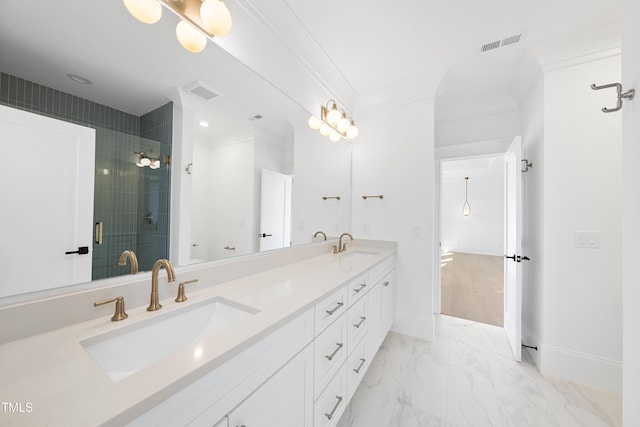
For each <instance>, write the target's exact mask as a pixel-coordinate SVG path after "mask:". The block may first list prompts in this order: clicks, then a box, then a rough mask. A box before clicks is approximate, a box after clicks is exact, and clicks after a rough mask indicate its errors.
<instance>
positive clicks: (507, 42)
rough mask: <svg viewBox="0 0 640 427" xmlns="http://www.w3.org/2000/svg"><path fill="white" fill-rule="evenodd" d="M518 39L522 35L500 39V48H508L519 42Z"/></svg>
mask: <svg viewBox="0 0 640 427" xmlns="http://www.w3.org/2000/svg"><path fill="white" fill-rule="evenodd" d="M520 37H522V34H516V35H515V36H511V37H507V38H504V39H502V46H503V47H504V46H508V45H510V44H514V43H518V42H519V41H520Z"/></svg>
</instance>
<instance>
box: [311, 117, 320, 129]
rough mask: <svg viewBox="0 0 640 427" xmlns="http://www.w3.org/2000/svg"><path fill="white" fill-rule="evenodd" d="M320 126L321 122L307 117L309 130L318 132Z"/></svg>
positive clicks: (315, 118)
mask: <svg viewBox="0 0 640 427" xmlns="http://www.w3.org/2000/svg"><path fill="white" fill-rule="evenodd" d="M320 125H322V122H321V121H320V119H319V118H317V117H316V116H311V117H309V127H310V128H311V129H313V130H318V129H320Z"/></svg>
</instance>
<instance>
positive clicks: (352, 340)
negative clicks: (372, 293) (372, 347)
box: [347, 298, 369, 353]
mask: <svg viewBox="0 0 640 427" xmlns="http://www.w3.org/2000/svg"><path fill="white" fill-rule="evenodd" d="M368 307H369V303H368V300H367V298H361V299H360V301H358V302H357V303H355V304H354V305H353V306H352V307H351V308H350V309H349V311H348V312H347V339H348V352H349V353H351V351H352V350H353V348H354V347H355V345H356V344H357V343H358V341H360V340H361V339H362V337H363V336H364V335H365V334H366V333H367V330H368V329H369V310H368Z"/></svg>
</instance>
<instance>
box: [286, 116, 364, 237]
mask: <svg viewBox="0 0 640 427" xmlns="http://www.w3.org/2000/svg"><path fill="white" fill-rule="evenodd" d="M361 142H362V138H361V137H358V138H357V139H356V140H355V141H354V142H353V143H349V142H346V141H344V140H340V141H339V142H331V141H329V138H327V137H324V136H322V135H320V133H319V132H318V131H314V130H311V129H309V128H308V127H305V128H301V129H297V130H296V131H295V143H294V144H295V145H294V157H295V161H294V165H295V166H294V167H295V171H294V175H293V186H292V187H293V193H292V194H293V196H292V202H291V204H292V208H291V210H292V218H293V223H292V234H291V240H292V242H293V244H295V245H297V244H302V243H309V242H311V239H312V236H313V234H314V233H315V232H316V231H323V232H325V233H326V234H327V235H328V236H330V237H331V236H339V235H340V234H341V233H343V232H350V231H352V230H351V203H352V202H351V151H352V146H355V145H358V144H361ZM324 196H331V197H333V196H340V200H334V199H329V200H322V197H324Z"/></svg>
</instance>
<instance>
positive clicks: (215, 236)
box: [191, 117, 294, 261]
mask: <svg viewBox="0 0 640 427" xmlns="http://www.w3.org/2000/svg"><path fill="white" fill-rule="evenodd" d="M254 124H255V125H254V129H253V132H251V133H250V134H249V135H247V136H243V135H241V134H240V135H237V136H236V138H235V139H231V138H229V137H228V136H227V137H226V138H220V137H216V136H213V135H209V136H199V137H197V138H196V140H195V143H194V153H193V157H194V164H193V188H192V197H193V203H192V226H191V237H192V241H191V245H192V249H191V260H192V261H198V260H202V261H211V260H216V259H222V258H229V257H232V256H236V255H246V254H250V253H253V252H256V251H258V250H265V249H277V248H282V247H287V246H289V245H290V241H291V238H290V231H291V230H290V223H291V221H290V217H291V201H290V194H291V191H290V190H289V191H288V194H289V199H288V201H285V199H284V196H285V195H286V193H287V185H286V182H287V178H288V181H289V182H290V181H291V178H290V177H291V175H292V174H293V137H294V132H293V128H292V127H291V125H290V124H289V123H288V122H287V121H286V120H284V119H281V118H273V117H271V118H269V117H257V118H255V117H254ZM265 171H266V172H267V173H269V175H268V177H271V178H272V179H265V177H264V172H265ZM274 179H275V180H276V181H275V182H274ZM269 183H273V186H275V188H266V187H267V186H268V185H269ZM289 187H290V184H289Z"/></svg>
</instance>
